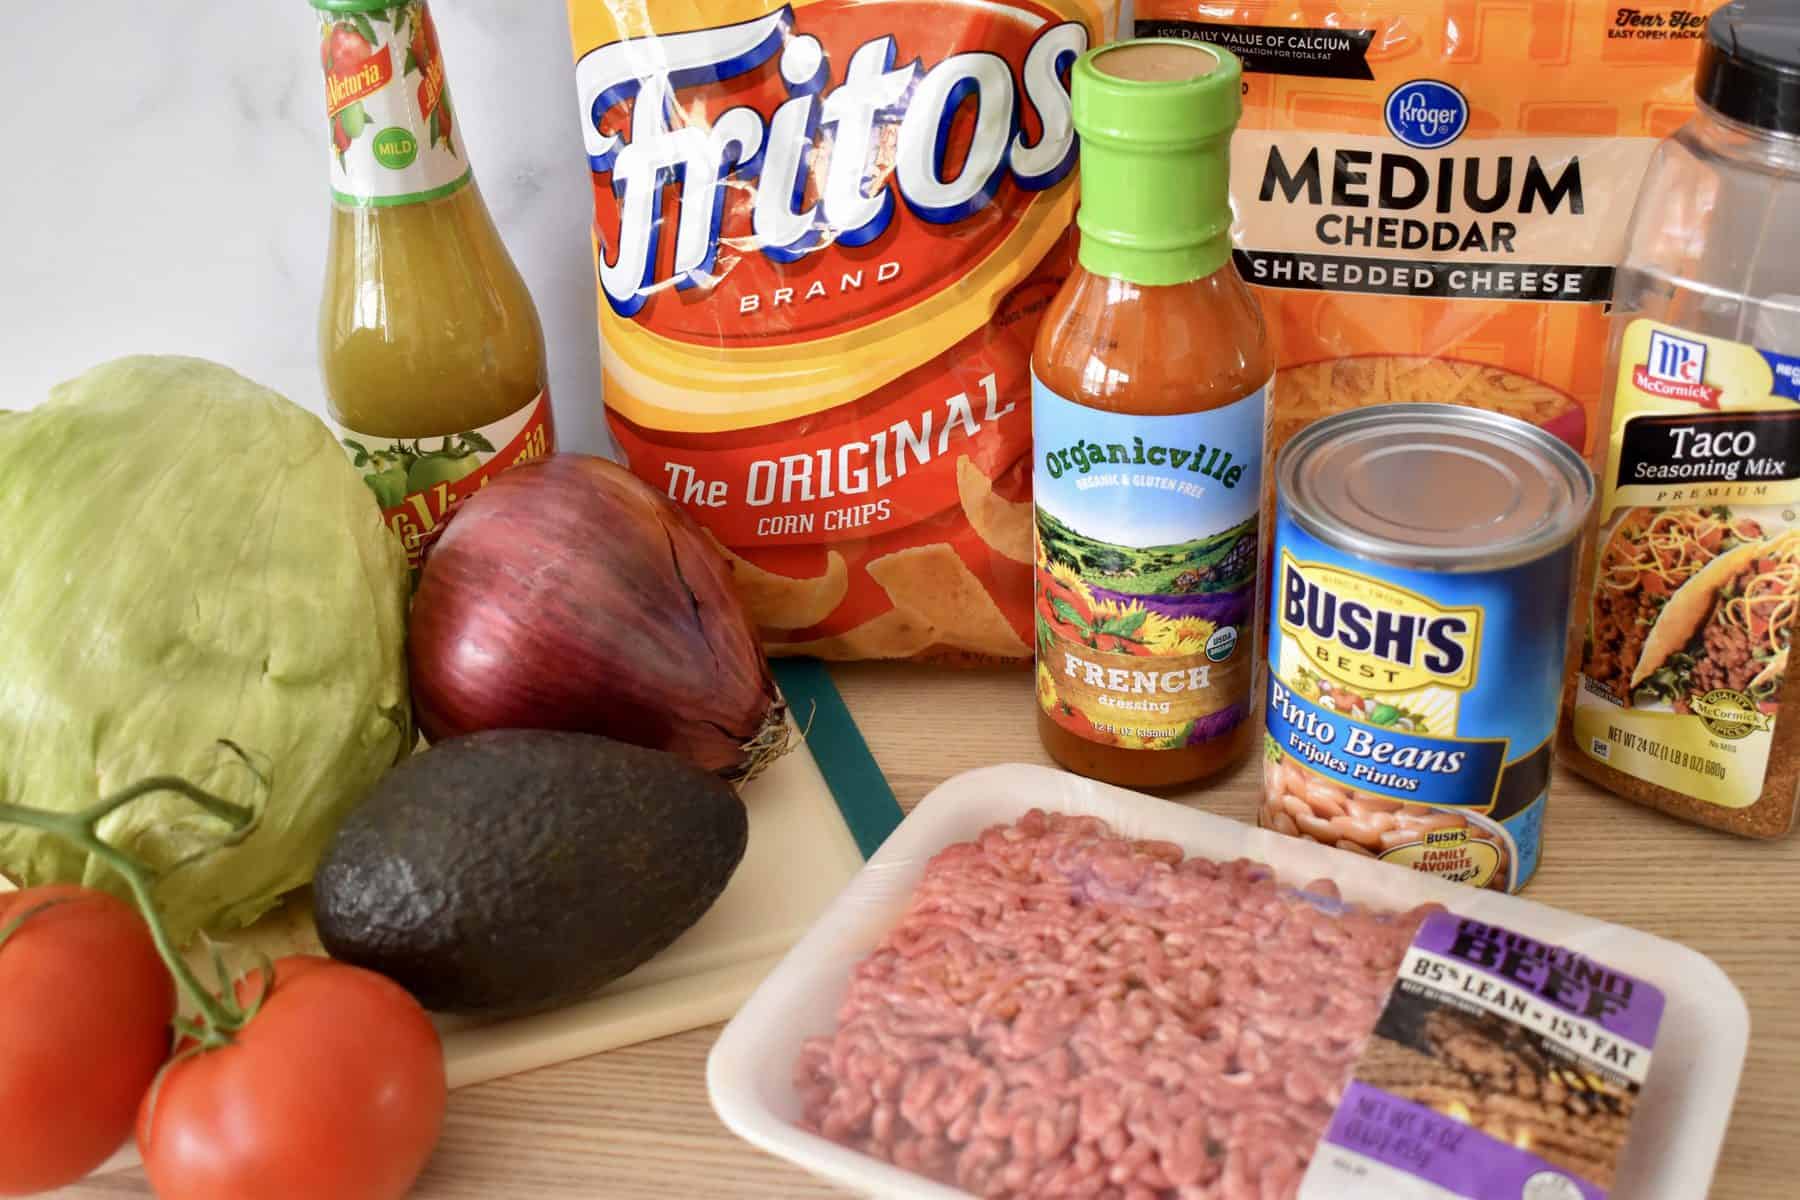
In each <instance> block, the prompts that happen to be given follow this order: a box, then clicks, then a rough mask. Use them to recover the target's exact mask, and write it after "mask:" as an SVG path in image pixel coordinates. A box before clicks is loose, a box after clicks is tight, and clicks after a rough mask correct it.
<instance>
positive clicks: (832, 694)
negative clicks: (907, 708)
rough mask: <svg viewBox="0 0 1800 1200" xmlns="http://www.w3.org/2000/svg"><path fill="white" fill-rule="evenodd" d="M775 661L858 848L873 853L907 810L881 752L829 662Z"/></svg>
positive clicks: (791, 705) (796, 716)
mask: <svg viewBox="0 0 1800 1200" xmlns="http://www.w3.org/2000/svg"><path fill="white" fill-rule="evenodd" d="M770 666H771V667H772V668H773V670H774V672H775V682H776V683H778V684H780V685H781V693H782V695H784V696H786V697H787V702H788V708H789V709H790V710H791V711H792V712H793V714H794V722H795V724H797V725H799V726H800V728H802V729H804V730H806V745H807V748H808V749H809V750H811V751H812V756H813V761H814V762H816V763H818V764H819V773H820V774H821V775H823V776H825V786H827V787H829V788H830V789H831V795H832V798H833V799H834V800H836V801H837V806H838V811H839V812H841V813H843V814H844V824H845V825H846V826H848V827H849V829H850V836H851V837H853V838H855V839H856V848H857V849H858V850H860V851H862V856H863V857H864V858H868V857H869V856H870V855H871V854H873V853H875V851H876V850H878V849H880V847H881V843H883V842H885V841H887V837H888V834H890V833H892V832H894V830H895V828H896V827H898V826H899V824H900V818H901V817H902V816H903V815H904V814H903V813H902V812H901V811H900V802H899V801H897V800H895V799H894V790H893V789H892V788H890V787H889V786H888V782H887V779H886V778H885V777H884V776H883V775H882V774H881V768H880V767H879V766H877V765H876V764H875V756H874V755H873V754H870V753H869V745H868V743H867V742H865V741H863V736H862V731H861V730H859V729H857V727H856V722H855V720H853V719H852V718H851V716H850V710H849V708H847V707H845V705H844V698H843V697H842V696H841V695H839V694H838V690H837V685H836V684H835V683H833V682H831V675H830V673H829V672H827V671H826V670H825V664H824V663H822V662H818V661H817V660H815V659H810V658H784V659H778V660H777V661H775V662H773V663H771V664H770Z"/></svg>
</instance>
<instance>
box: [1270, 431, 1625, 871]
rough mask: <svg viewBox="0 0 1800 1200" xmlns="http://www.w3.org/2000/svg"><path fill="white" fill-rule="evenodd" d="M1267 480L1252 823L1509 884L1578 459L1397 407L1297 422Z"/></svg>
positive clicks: (1533, 434)
mask: <svg viewBox="0 0 1800 1200" xmlns="http://www.w3.org/2000/svg"><path fill="white" fill-rule="evenodd" d="M1275 477H1276V525H1275V545H1274V576H1273V584H1272V586H1271V588H1270V597H1271V612H1270V621H1269V639H1268V648H1269V681H1268V712H1267V716H1268V732H1267V740H1266V743H1265V766H1264V786H1265V795H1264V800H1263V805H1262V808H1261V810H1260V814H1259V823H1260V824H1261V825H1262V826H1263V827H1264V828H1267V829H1274V830H1276V831H1278V832H1281V833H1287V834H1292V835H1296V836H1300V837H1307V838H1311V839H1312V840H1314V841H1318V842H1324V843H1326V844H1328V845H1334V846H1337V847H1338V848H1339V849H1342V850H1346V851H1350V852H1352V853H1356V854H1362V855H1366V856H1369V857H1373V858H1380V859H1383V860H1386V861H1388V862H1393V863H1398V864H1401V865H1403V866H1407V867H1410V868H1412V869H1413V870H1416V871H1423V872H1425V873H1426V874H1430V875H1437V876H1441V877H1443V878H1447V879H1452V880H1455V881H1457V882H1460V883H1467V884H1470V885H1472V886H1475V887H1484V888H1492V889H1494V890H1496V891H1506V892H1516V891H1518V890H1519V889H1520V888H1522V887H1523V886H1524V885H1525V883H1526V882H1527V881H1528V880H1530V878H1531V876H1532V874H1533V873H1534V872H1535V871H1536V870H1537V865H1538V856H1539V850H1540V847H1541V846H1542V844H1543V825H1544V807H1545V801H1546V797H1547V794H1548V791H1549V784H1550V761H1551V740H1552V737H1553V735H1554V733H1555V729H1556V716H1557V705H1558V700H1559V695H1560V689H1561V677H1562V668H1563V655H1564V650H1565V648H1566V644H1567V634H1568V625H1569V607H1570V602H1571V591H1572V588H1573V583H1574V574H1573V572H1574V563H1575V550H1576V546H1577V539H1578V535H1579V533H1580V531H1581V529H1582V525H1583V522H1584V521H1586V519H1587V515H1588V510H1589V509H1590V508H1591V507H1592V505H1593V500H1594V479H1593V475H1592V473H1591V472H1590V471H1589V470H1588V468H1587V465H1586V464H1585V463H1584V462H1583V461H1582V459H1581V457H1580V456H1579V455H1577V454H1576V453H1575V451H1574V450H1573V449H1571V448H1570V447H1569V446H1568V445H1567V444H1566V443H1564V442H1562V441H1560V440H1559V439H1557V438H1555V437H1553V436H1551V435H1550V434H1548V433H1546V432H1544V431H1543V430H1541V429H1538V428H1536V427H1534V426H1531V425H1528V424H1526V423H1525V422H1523V421H1519V420H1515V419H1513V418H1511V417H1507V416H1503V415H1501V414H1498V413H1491V412H1482V411H1479V410H1476V409H1470V408H1463V407H1458V406H1452V405H1444V404H1406V405H1378V406H1375V407H1372V408H1365V409H1361V410H1357V411H1353V412H1346V413H1341V414H1338V415H1336V416H1333V417H1328V418H1326V419H1324V420H1321V421H1318V422H1316V423H1314V424H1313V425H1311V426H1309V427H1308V428H1307V429H1305V430H1304V431H1302V432H1301V433H1300V434H1299V435H1298V436H1297V437H1295V438H1294V439H1293V441H1291V442H1290V443H1289V444H1288V445H1287V446H1286V447H1285V448H1284V449H1283V451H1282V453H1281V455H1280V457H1279V458H1278V459H1277V461H1276V466H1275Z"/></svg>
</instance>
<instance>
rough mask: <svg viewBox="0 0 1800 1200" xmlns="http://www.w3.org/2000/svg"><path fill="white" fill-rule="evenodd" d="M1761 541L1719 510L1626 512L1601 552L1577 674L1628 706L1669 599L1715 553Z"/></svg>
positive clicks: (1750, 527) (1748, 525)
mask: <svg viewBox="0 0 1800 1200" xmlns="http://www.w3.org/2000/svg"><path fill="white" fill-rule="evenodd" d="M1762 536H1763V530H1762V526H1760V525H1759V524H1757V522H1756V521H1755V520H1753V519H1751V518H1749V517H1736V516H1734V515H1733V514H1732V511H1731V509H1730V508H1728V507H1726V506H1724V505H1713V506H1709V507H1700V508H1664V509H1657V508H1642V507H1640V508H1630V509H1627V510H1625V513H1624V515H1622V516H1621V517H1620V518H1619V522H1618V524H1617V525H1615V526H1614V527H1613V531H1612V533H1611V535H1609V536H1608V537H1607V539H1606V544H1605V546H1604V547H1603V548H1602V549H1601V551H1600V562H1599V569H1598V570H1597V571H1596V572H1595V577H1594V579H1595V583H1594V596H1593V605H1592V608H1591V610H1590V612H1589V615H1588V620H1589V625H1588V638H1587V644H1586V647H1585V649H1584V652H1583V655H1582V664H1581V673H1582V674H1583V675H1585V676H1587V678H1588V679H1590V680H1592V681H1593V682H1594V683H1596V684H1598V685H1599V686H1601V687H1603V688H1605V689H1606V690H1607V691H1608V692H1609V693H1611V694H1612V696H1613V697H1614V698H1615V699H1617V700H1618V702H1619V703H1621V704H1629V703H1630V701H1631V693H1632V690H1633V689H1634V688H1635V687H1636V686H1637V684H1638V683H1639V682H1640V681H1641V680H1642V679H1643V678H1644V676H1645V675H1646V674H1647V673H1648V670H1649V669H1651V668H1644V664H1645V662H1646V661H1647V658H1646V655H1645V647H1646V644H1647V642H1648V641H1649V640H1650V638H1651V635H1652V631H1653V629H1654V627H1655V626H1656V624H1657V620H1658V618H1659V617H1660V616H1661V615H1662V614H1663V611H1664V607H1665V606H1666V605H1668V604H1669V602H1670V599H1671V597H1673V596H1674V595H1675V594H1676V593H1677V592H1678V591H1679V590H1680V589H1681V588H1682V587H1683V586H1684V585H1685V584H1687V583H1688V582H1689V581H1690V580H1692V579H1693V578H1694V577H1695V576H1696V575H1698V574H1699V573H1700V572H1701V571H1702V570H1703V569H1704V568H1706V567H1707V566H1708V565H1709V564H1711V563H1713V562H1715V561H1717V560H1718V558H1719V556H1720V555H1721V554H1724V553H1727V552H1729V551H1731V550H1733V549H1734V548H1738V547H1742V546H1744V545H1745V544H1746V543H1751V542H1755V541H1757V540H1759V539H1761V538H1762ZM1665 657H1666V652H1665Z"/></svg>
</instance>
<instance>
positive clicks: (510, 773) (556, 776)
mask: <svg viewBox="0 0 1800 1200" xmlns="http://www.w3.org/2000/svg"><path fill="white" fill-rule="evenodd" d="M748 837H749V822H748V818H747V817H746V815H745V812H744V804H743V801H741V800H739V799H738V796H737V793H736V792H734V791H733V790H732V789H731V787H730V785H729V784H726V783H725V782H723V781H722V780H720V779H719V778H718V777H717V776H715V775H712V774H709V773H708V772H706V771H703V770H701V769H700V768H699V767H696V766H694V765H692V764H691V763H689V762H688V761H687V760H686V759H683V758H679V757H677V756H676V755H673V754H666V753H663V752H662V751H660V750H647V749H644V748H642V747H639V746H630V745H626V744H625V743H623V742H615V741H613V740H611V739H610V738H603V737H595V736H592V735H589V734H582V733H547V732H532V731H525V730H510V729H509V730H495V731H491V732H486V733H475V734H470V735H468V736H466V737H459V738H452V739H449V740H447V741H444V742H440V743H438V744H437V745H435V746H433V747H432V748H431V749H429V750H426V751H424V752H423V753H421V754H418V755H415V756H413V757H412V758H409V759H407V760H406V761H405V762H403V763H401V764H400V765H399V766H396V767H395V768H393V769H392V770H391V771H389V772H388V773H387V774H386V775H384V776H383V777H382V778H381V780H380V781H379V782H377V783H376V785H375V788H374V790H373V791H372V792H371V793H370V795H369V797H368V799H367V800H366V801H364V803H363V804H362V805H361V807H359V808H357V809H356V810H355V811H354V812H352V813H351V815H350V817H349V818H348V819H347V820H346V821H345V822H344V824H343V826H342V827H341V828H340V829H339V830H338V832H337V835H336V838H335V840H334V841H333V842H332V844H331V846H330V847H329V848H328V849H327V851H326V853H325V858H324V860H323V862H322V863H321V864H320V866H319V871H318V875H317V878H316V879H315V880H314V884H313V917H314V920H315V922H316V924H317V925H318V929H319V937H320V940H321V941H322V942H323V943H324V945H325V949H326V951H327V952H328V953H330V954H331V955H332V957H334V958H338V959H341V960H343V961H344V962H348V963H353V964H355V965H357V966H360V967H367V968H369V969H370V970H373V971H377V972H380V973H381V974H383V975H386V976H388V977H389V978H391V979H393V980H394V981H395V982H397V983H399V984H400V985H401V986H402V987H404V988H406V989H407V990H408V991H410V992H411V993H412V994H413V995H414V996H416V997H417V998H418V1000H419V1002H420V1003H421V1004H423V1005H424V1006H425V1007H426V1008H429V1009H433V1010H435V1011H438V1012H449V1013H467V1014H478V1015H481V1016H488V1017H503V1016H521V1015H524V1014H527V1013H532V1012H540V1011H542V1010H544V1009H549V1008H556V1007H559V1006H561V1005H565V1004H569V1003H571V1002H573V1001H576V1000H580V999H582V998H584V997H586V996H588V995H589V994H591V993H592V992H593V991H594V990H595V989H597V988H600V987H603V986H605V985H606V984H608V983H611V982H612V981H613V980H615V979H617V978H619V977H620V976H622V975H624V974H625V973H626V972H628V971H630V970H632V969H633V968H635V967H637V966H639V965H640V964H642V963H643V962H645V961H646V960H648V959H649V958H650V957H651V956H653V955H655V954H656V953H657V952H658V951H660V950H662V949H663V948H664V947H666V946H668V944H669V943H670V942H673V941H674V940H675V939H676V938H677V937H679V936H680V935H681V934H682V933H683V932H684V931H685V930H687V929H688V928H689V927H690V926H692V925H693V924H694V922H696V921H698V920H699V919H700V918H701V916H702V915H704V914H705V912H706V910H707V909H709V908H711V907H712V904H713V901H715V900H717V899H718V897H719V893H720V892H722V891H724V890H725V885H726V883H727V882H729V880H730V879H731V875H732V872H733V871H735V870H736V869H737V865H738V863H739V861H741V860H742V859H743V857H744V846H745V843H746V841H747V840H748Z"/></svg>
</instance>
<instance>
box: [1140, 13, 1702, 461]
mask: <svg viewBox="0 0 1800 1200" xmlns="http://www.w3.org/2000/svg"><path fill="white" fill-rule="evenodd" d="M1719 3H1720V0H1682V2H1680V3H1667V2H1664V0H1630V2H1628V3H1620V2H1617V0H1530V2H1529V3H1527V2H1526V0H1140V2H1139V4H1138V8H1137V18H1138V19H1137V33H1138V34H1139V36H1171V37H1188V38H1199V39H1202V40H1205V41H1210V42H1216V43H1218V44H1220V45H1224V46H1226V47H1229V48H1230V49H1232V50H1234V51H1236V52H1237V54H1238V55H1239V57H1241V58H1242V59H1243V61H1244V82H1245V95H1244V119H1243V123H1242V124H1241V125H1240V126H1239V129H1238V133H1237V136H1236V137H1235V138H1234V139H1233V141H1232V162H1231V183H1232V199H1233V203H1234V207H1235V208H1236V211H1237V217H1238V227H1237V229H1236V230H1235V235H1236V244H1237V247H1238V251H1237V261H1238V268H1239V270H1241V271H1242V272H1243V274H1244V277H1245V278H1246V279H1248V280H1249V281H1250V282H1251V283H1252V284H1253V285H1255V286H1256V287H1257V289H1258V291H1259V294H1260V296H1261V298H1262V302H1263V308H1264V310H1265V312H1266V313H1267V314H1268V317H1269V321H1270V324H1271V326H1272V329H1273V333H1274V338H1275V343H1276V349H1277V354H1278V356H1279V357H1278V360H1277V361H1278V372H1277V374H1276V381H1275V392H1274V408H1275V417H1274V423H1273V430H1272V434H1271V449H1274V448H1279V447H1280V446H1281V445H1282V444H1284V443H1286V441H1287V440H1288V439H1289V438H1291V437H1293V435H1294V434H1296V433H1298V432H1299V431H1300V429H1301V428H1302V427H1304V426H1305V425H1306V424H1308V423H1309V422H1311V421H1313V420H1316V419H1317V418H1319V417H1321V416H1324V415H1326V414H1328V413H1331V412H1336V411H1338V410H1341V409H1346V408H1354V407H1359V406H1361V405H1365V404H1381V403H1386V402H1391V401H1402V402H1405V401H1437V402H1443V403H1455V404H1469V405H1474V406H1476V407H1479V408H1486V409H1492V410H1495V411H1498V412H1503V413H1507V414H1509V415H1511V416H1515V417H1519V418H1522V419H1524V420H1527V421H1530V422H1533V423H1534V424H1537V425H1539V426H1541V427H1543V428H1544V429H1546V430H1548V431H1550V432H1551V433H1554V434H1555V435H1556V436H1558V437H1560V438H1562V439H1564V440H1565V441H1567V442H1568V443H1569V444H1570V445H1572V446H1574V447H1575V448H1576V449H1577V450H1580V451H1583V452H1584V453H1585V452H1588V451H1589V450H1590V449H1591V447H1592V445H1593V443H1594V440H1595V438H1596V437H1597V436H1599V435H1600V434H1601V433H1603V431H1602V430H1600V429H1599V428H1598V422H1597V419H1596V413H1597V410H1598V407H1599V404H1600V393H1601V388H1602V375H1603V373H1604V370H1605V366H1606V362H1605V359H1606V353H1605V349H1606V339H1607V323H1606V314H1605V303H1606V301H1607V300H1608V298H1609V297H1610V296H1611V293H1612V276H1613V267H1614V265H1615V264H1616V263H1617V262H1618V261H1619V259H1620V257H1621V256H1622V253H1623V250H1624V246H1623V242H1622V239H1623V237H1624V235H1625V226H1626V223H1627V220H1628V218H1629V217H1630V215H1631V206H1632V203H1633V200H1634V199H1635V197H1636V194H1637V188H1638V184H1639V182H1640V180H1641V179H1642V176H1643V173H1644V169H1645V167H1646V166H1647V164H1648V162H1649V159H1650V154H1651V151H1652V150H1654V149H1655V147H1656V144H1657V142H1658V141H1659V140H1660V139H1661V138H1662V137H1663V136H1664V135H1665V134H1668V133H1670V132H1672V131H1673V130H1674V129H1675V128H1676V127H1677V126H1679V125H1680V124H1681V123H1682V122H1683V121H1685V120H1686V119H1687V117H1688V115H1689V114H1690V113H1691V111H1692V109H1693V90H1692V87H1693V84H1692V79H1693V70H1694V64H1695V61H1696V59H1697V57H1698V54H1699V49H1700V42H1701V36H1702V33H1703V32H1704V30H1705V27H1706V17H1707V14H1708V13H1710V12H1711V10H1712V9H1713V8H1716V7H1718V5H1719Z"/></svg>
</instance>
